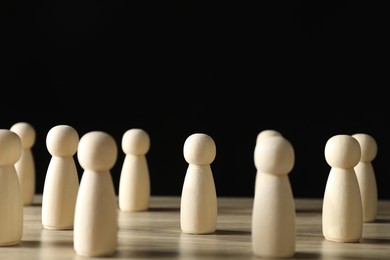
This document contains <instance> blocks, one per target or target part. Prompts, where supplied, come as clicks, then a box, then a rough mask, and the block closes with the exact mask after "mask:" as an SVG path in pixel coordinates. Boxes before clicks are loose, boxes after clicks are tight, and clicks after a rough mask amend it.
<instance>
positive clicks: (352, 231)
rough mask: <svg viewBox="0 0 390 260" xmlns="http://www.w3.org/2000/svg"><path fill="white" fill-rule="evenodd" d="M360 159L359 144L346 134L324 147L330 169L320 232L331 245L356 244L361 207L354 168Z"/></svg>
mask: <svg viewBox="0 0 390 260" xmlns="http://www.w3.org/2000/svg"><path fill="white" fill-rule="evenodd" d="M360 156H361V149H360V145H359V142H358V141H357V140H356V139H355V138H353V137H352V136H350V135H344V134H340V135H335V136H333V137H331V138H330V139H329V140H328V141H327V142H326V145H325V159H326V162H327V163H328V164H329V165H330V166H331V170H330V173H329V176H328V180H327V182H326V187H325V192H324V198H323V205H322V233H323V235H324V237H325V239H327V240H329V241H335V242H358V241H359V240H360V239H361V237H362V232H363V207H362V199H361V195H360V189H359V183H358V180H357V177H356V174H355V170H354V167H355V166H356V165H357V164H358V162H359V160H360Z"/></svg>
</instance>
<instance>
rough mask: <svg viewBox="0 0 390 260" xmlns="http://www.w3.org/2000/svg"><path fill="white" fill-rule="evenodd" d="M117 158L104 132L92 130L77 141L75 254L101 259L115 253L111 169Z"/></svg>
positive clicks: (116, 233)
mask: <svg viewBox="0 0 390 260" xmlns="http://www.w3.org/2000/svg"><path fill="white" fill-rule="evenodd" d="M117 156H118V150H117V145H116V142H115V139H114V138H113V137H112V136H111V135H109V134H107V133H106V132H102V131H92V132H88V133H86V134H84V135H83V136H82V137H81V138H80V141H79V145H78V150H77V157H78V161H79V163H80V165H81V167H82V168H83V169H84V172H83V175H82V178H81V181H80V187H79V191H78V194H77V200H76V209H75V219H74V228H73V246H74V249H75V251H76V253H77V254H78V255H81V256H88V257H104V256H110V255H113V254H114V253H115V251H116V247H117V240H118V239H117V236H118V212H117V209H118V207H117V201H116V194H115V189H114V184H113V181H112V177H111V174H110V170H111V168H112V167H113V166H114V164H115V162H116V160H117Z"/></svg>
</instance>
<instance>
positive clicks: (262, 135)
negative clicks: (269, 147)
mask: <svg viewBox="0 0 390 260" xmlns="http://www.w3.org/2000/svg"><path fill="white" fill-rule="evenodd" d="M275 135H276V136H282V134H281V133H280V132H279V131H277V130H274V129H265V130H262V131H260V132H259V133H258V134H257V137H256V145H255V150H256V147H257V145H258V144H259V143H260V142H261V140H264V138H266V137H268V136H275ZM253 155H254V156H255V153H253ZM254 160H256V159H255V158H254ZM257 175H258V174H257V173H256V177H255V190H256V186H257V182H258V177H257Z"/></svg>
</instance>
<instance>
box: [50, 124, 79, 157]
mask: <svg viewBox="0 0 390 260" xmlns="http://www.w3.org/2000/svg"><path fill="white" fill-rule="evenodd" d="M79 140H80V138H79V134H78V133H77V131H76V129H74V128H73V127H71V126H69V125H57V126H54V127H52V128H51V129H50V130H49V132H48V133H47V136H46V147H47V150H48V151H49V153H50V154H51V155H53V156H59V157H71V156H73V155H74V154H75V153H76V152H77V147H78V144H79Z"/></svg>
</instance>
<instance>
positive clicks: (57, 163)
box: [42, 125, 79, 229]
mask: <svg viewBox="0 0 390 260" xmlns="http://www.w3.org/2000/svg"><path fill="white" fill-rule="evenodd" d="M78 143H79V135H78V133H77V131H76V129H74V128H73V127H72V126H69V125H57V126H54V127H52V128H51V129H50V130H49V132H48V133H47V136H46V147H47V150H48V151H49V153H50V154H51V156H52V157H51V160H50V163H49V166H48V169H47V172H46V177H45V183H44V187H43V194H42V225H43V227H44V228H46V229H72V228H73V222H74V210H75V205H76V198H77V192H78V189H79V179H78V173H77V167H76V163H75V160H74V158H73V156H74V155H75V154H76V152H77V146H78Z"/></svg>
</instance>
